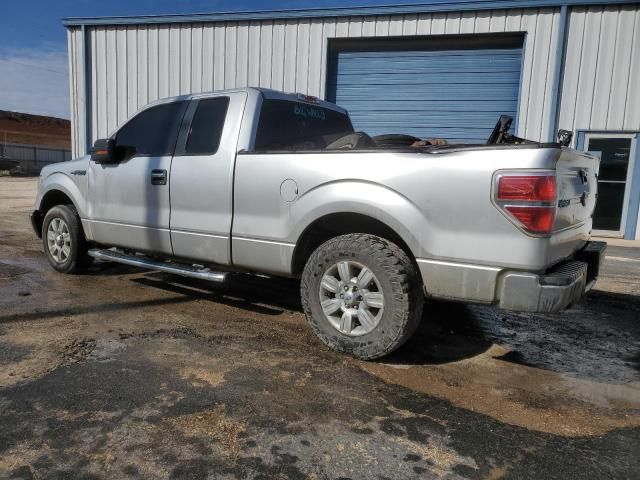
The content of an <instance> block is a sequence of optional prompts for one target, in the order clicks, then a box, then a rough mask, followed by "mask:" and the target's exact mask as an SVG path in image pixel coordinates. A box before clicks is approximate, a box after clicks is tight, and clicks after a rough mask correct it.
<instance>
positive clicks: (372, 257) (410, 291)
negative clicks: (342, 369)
mask: <svg viewBox="0 0 640 480" xmlns="http://www.w3.org/2000/svg"><path fill="white" fill-rule="evenodd" d="M300 290H301V294H302V306H303V308H304V312H305V315H306V317H307V320H308V322H309V323H310V325H311V327H312V328H313V330H314V331H315V333H316V334H317V335H318V337H320V339H321V340H322V341H323V342H324V343H325V344H326V345H328V346H329V347H331V348H333V349H334V350H337V351H339V352H344V353H348V354H350V355H353V356H354V357H357V358H361V359H365V360H370V359H374V358H379V357H382V356H384V355H387V354H389V353H391V352H392V351H394V350H395V349H397V348H398V347H400V346H401V345H402V344H403V343H405V342H406V341H407V340H408V339H409V338H410V337H411V335H412V334H413V332H414V331H415V329H416V328H417V326H418V324H419V323H420V319H421V318H422V309H423V305H424V295H423V293H422V288H421V282H420V278H419V275H418V272H417V269H416V267H415V266H414V264H413V262H412V261H411V259H410V258H409V257H408V256H407V254H406V253H405V252H404V251H403V250H402V249H401V248H399V247H398V246H397V245H395V244H393V243H391V242H390V241H388V240H385V239H383V238H381V237H377V236H374V235H368V234H362V233H357V234H349V235H342V236H339V237H336V238H333V239H331V240H329V241H327V242H325V243H323V244H322V245H320V247H318V248H317V249H316V251H315V252H313V254H312V255H311V257H310V258H309V260H308V262H307V264H306V266H305V268H304V272H303V274H302V282H301V286H300Z"/></svg>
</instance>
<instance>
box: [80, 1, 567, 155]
mask: <svg viewBox="0 0 640 480" xmlns="http://www.w3.org/2000/svg"><path fill="white" fill-rule="evenodd" d="M559 19H560V13H559V9H528V10H507V11H505V10H498V11H479V12H464V13H434V14H421V15H395V16H367V17H345V18H326V19H322V18H314V19H299V20H298V19H295V20H286V21H285V20H273V21H254V22H220V23H207V24H171V25H139V26H114V27H111V26H109V27H87V37H88V39H89V45H88V48H89V49H90V51H89V57H90V60H91V65H90V68H89V70H90V71H91V73H92V75H91V78H90V79H89V82H90V90H91V126H90V127H91V128H90V131H91V136H92V139H93V140H95V139H96V138H99V137H104V136H106V135H108V134H109V133H110V132H112V131H113V130H114V129H115V128H116V127H117V126H118V124H120V123H121V122H122V121H123V120H125V119H126V118H127V117H128V116H129V115H131V114H132V113H133V112H135V111H136V110H137V109H138V108H139V107H141V106H142V105H144V104H146V103H148V102H150V101H153V100H156V99H158V98H162V97H166V96H171V95H178V94H181V93H189V92H200V91H207V90H212V89H222V88H233V87H242V86H247V85H249V86H263V87H270V88H274V89H278V90H285V91H297V92H303V93H309V94H311V95H316V96H320V97H324V94H325V78H326V66H327V58H326V57H327V39H330V38H348V37H353V38H356V37H388V36H407V35H410V36H415V35H441V34H469V33H498V32H526V33H527V37H526V41H525V48H524V58H523V76H522V82H521V96H520V108H519V115H520V116H519V122H518V130H519V132H518V133H519V135H522V136H526V137H528V138H532V139H547V137H548V135H549V134H550V128H552V127H551V125H552V119H553V116H554V112H552V83H553V82H552V79H553V73H554V68H555V63H556V62H557V61H558V58H557V55H556V51H555V45H556V44H557V38H558V34H559ZM69 54H70V65H71V92H72V93H71V97H72V106H71V115H72V131H73V132H74V136H73V146H74V150H73V151H74V154H80V153H83V152H84V139H83V132H84V131H85V127H84V115H85V112H84V98H83V97H82V94H81V90H82V88H81V87H82V72H81V71H80V70H81V68H82V62H81V58H82V30H81V29H79V28H74V29H72V30H71V31H70V33H69Z"/></svg>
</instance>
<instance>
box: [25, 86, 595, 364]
mask: <svg viewBox="0 0 640 480" xmlns="http://www.w3.org/2000/svg"><path fill="white" fill-rule="evenodd" d="M503 123H504V122H503ZM503 127H505V125H502V126H500V124H499V125H498V126H497V129H496V130H495V131H494V134H492V138H491V139H490V140H489V142H488V144H487V145H446V144H444V145H443V143H445V142H429V141H419V140H420V139H413V138H408V139H407V136H403V135H395V136H394V135H383V136H380V137H374V138H371V137H369V136H368V135H367V134H365V133H362V132H354V129H353V126H352V123H351V120H350V118H349V115H348V114H347V112H346V111H345V110H343V109H342V108H340V107H338V106H336V105H334V104H331V103H328V102H324V101H321V100H318V99H316V98H314V97H309V96H305V95H300V94H284V93H280V92H276V91H272V90H265V89H256V88H245V89H238V90H229V91H221V92H210V93H205V94H197V95H188V96H180V97H175V98H170V99H165V100H161V101H158V102H156V103H153V104H151V105H148V106H147V107H145V108H143V109H142V110H141V111H139V112H138V113H136V114H135V115H134V116H133V117H131V118H130V119H129V120H128V121H127V122H126V123H124V125H122V126H121V127H120V128H119V129H118V130H117V131H116V132H115V133H114V134H113V135H112V136H111V137H110V138H108V139H103V140H98V141H96V142H95V145H94V147H93V149H92V153H91V155H88V156H85V157H82V158H79V159H77V160H73V161H70V162H64V163H57V164H54V165H50V166H47V167H45V168H44V169H43V170H42V173H41V177H40V183H39V190H38V195H37V199H36V205H35V211H34V212H33V214H32V215H31V219H32V224H33V226H34V229H35V231H36V233H37V234H38V236H40V237H41V238H42V241H43V246H44V251H45V254H46V256H47V258H48V260H49V262H50V264H51V266H52V267H53V268H54V269H56V270H57V271H59V272H63V273H76V272H81V271H83V270H84V269H86V268H87V267H88V266H89V265H90V263H91V262H92V260H93V259H100V260H103V261H104V260H106V261H113V262H120V263H124V264H129V265H136V266H140V267H144V268H149V269H154V270H160V271H164V272H171V273H175V274H179V275H184V276H188V277H195V278H200V279H206V280H211V281H216V282H222V281H224V279H225V277H226V275H227V274H228V273H229V272H254V273H261V274H268V275H276V276H290V277H299V278H301V296H302V305H303V308H304V312H305V314H306V317H307V319H308V321H309V323H310V325H311V327H312V328H313V329H314V331H315V332H316V333H317V334H318V336H319V337H320V338H321V339H322V341H323V342H324V343H326V344H327V345H329V346H330V347H332V348H334V349H336V350H339V351H342V352H347V353H349V354H351V355H354V356H356V357H359V358H363V359H373V358H378V357H381V356H383V355H386V354H388V353H389V352H391V351H393V350H394V349H396V348H398V347H399V346H400V345H402V344H403V343H404V342H405V341H406V340H407V339H408V338H409V337H410V336H411V334H412V333H413V332H414V330H415V329H416V327H417V325H418V323H419V321H420V319H421V318H422V315H423V307H424V300H425V296H426V297H435V298H442V299H449V300H457V301H464V302H474V303H484V304H497V305H498V306H499V307H501V308H503V309H508V310H518V311H526V312H558V311H560V310H562V309H564V308H566V307H568V306H569V305H571V304H572V303H574V302H576V301H578V300H580V298H581V297H582V296H583V295H584V294H585V292H586V291H587V290H588V289H590V288H591V286H592V285H593V283H594V282H595V279H596V277H597V275H598V269H599V266H600V262H601V260H602V258H603V256H604V251H605V248H606V244H603V243H598V242H590V241H589V239H590V232H591V221H592V213H593V211H594V206H595V202H596V186H597V172H598V159H597V158H595V157H593V156H590V155H588V154H585V153H581V152H578V151H575V150H572V149H570V148H566V147H565V146H563V145H561V144H560V143H553V144H540V143H534V142H529V141H526V140H522V139H517V138H516V137H512V136H510V135H509V134H508V131H507V130H508V125H507V126H506V128H503ZM414 140H417V141H414ZM430 143H436V145H431V144H430ZM564 143H566V142H564Z"/></svg>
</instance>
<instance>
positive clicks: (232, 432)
mask: <svg viewBox="0 0 640 480" xmlns="http://www.w3.org/2000/svg"><path fill="white" fill-rule="evenodd" d="M171 422H172V423H173V424H174V425H175V426H176V427H178V428H179V429H180V430H181V431H182V432H183V433H184V435H187V436H193V435H197V436H205V437H211V438H214V439H215V440H216V441H217V442H219V444H220V445H222V447H223V448H224V451H225V452H226V453H227V455H229V456H230V457H232V458H237V457H238V455H239V453H240V450H241V449H242V440H241V438H240V436H241V434H242V433H243V432H244V430H245V427H244V425H243V424H241V423H238V422H234V421H233V420H230V419H228V418H227V417H226V416H225V406H224V405H219V406H217V407H214V408H212V409H211V410H208V411H201V412H197V413H192V414H188V415H181V416H179V417H176V418H174V419H172V420H171Z"/></svg>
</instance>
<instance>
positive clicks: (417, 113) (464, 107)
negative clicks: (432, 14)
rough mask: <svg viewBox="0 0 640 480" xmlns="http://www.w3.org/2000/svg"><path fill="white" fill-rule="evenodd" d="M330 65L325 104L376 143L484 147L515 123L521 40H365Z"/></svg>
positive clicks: (337, 51)
mask: <svg viewBox="0 0 640 480" xmlns="http://www.w3.org/2000/svg"><path fill="white" fill-rule="evenodd" d="M330 58H331V60H330V65H329V77H328V84H327V98H328V99H329V100H330V101H334V102H335V103H337V104H338V105H340V106H342V107H344V108H346V109H347V110H348V111H349V113H350V115H351V119H352V121H353V124H354V127H355V128H356V130H362V131H365V132H367V133H368V134H369V135H372V136H373V135H379V134H384V133H405V134H409V135H414V136H416V137H421V138H433V137H436V138H446V139H448V140H450V141H454V142H461V141H462V142H467V143H484V142H485V141H486V139H487V137H488V136H489V134H490V132H491V130H492V128H493V126H494V125H495V123H496V121H497V120H498V117H499V116H500V115H501V114H507V115H511V116H512V117H514V119H517V109H518V96H519V92H520V71H521V65H522V37H450V38H440V39H437V40H430V39H424V40H421V41H416V40H412V41H407V40H391V39H390V40H387V41H386V42H380V41H378V42H377V43H372V42H363V41H360V42H355V43H354V42H352V43H350V44H335V45H332V46H331V57H330ZM512 131H515V125H514V129H513V130H512Z"/></svg>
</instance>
